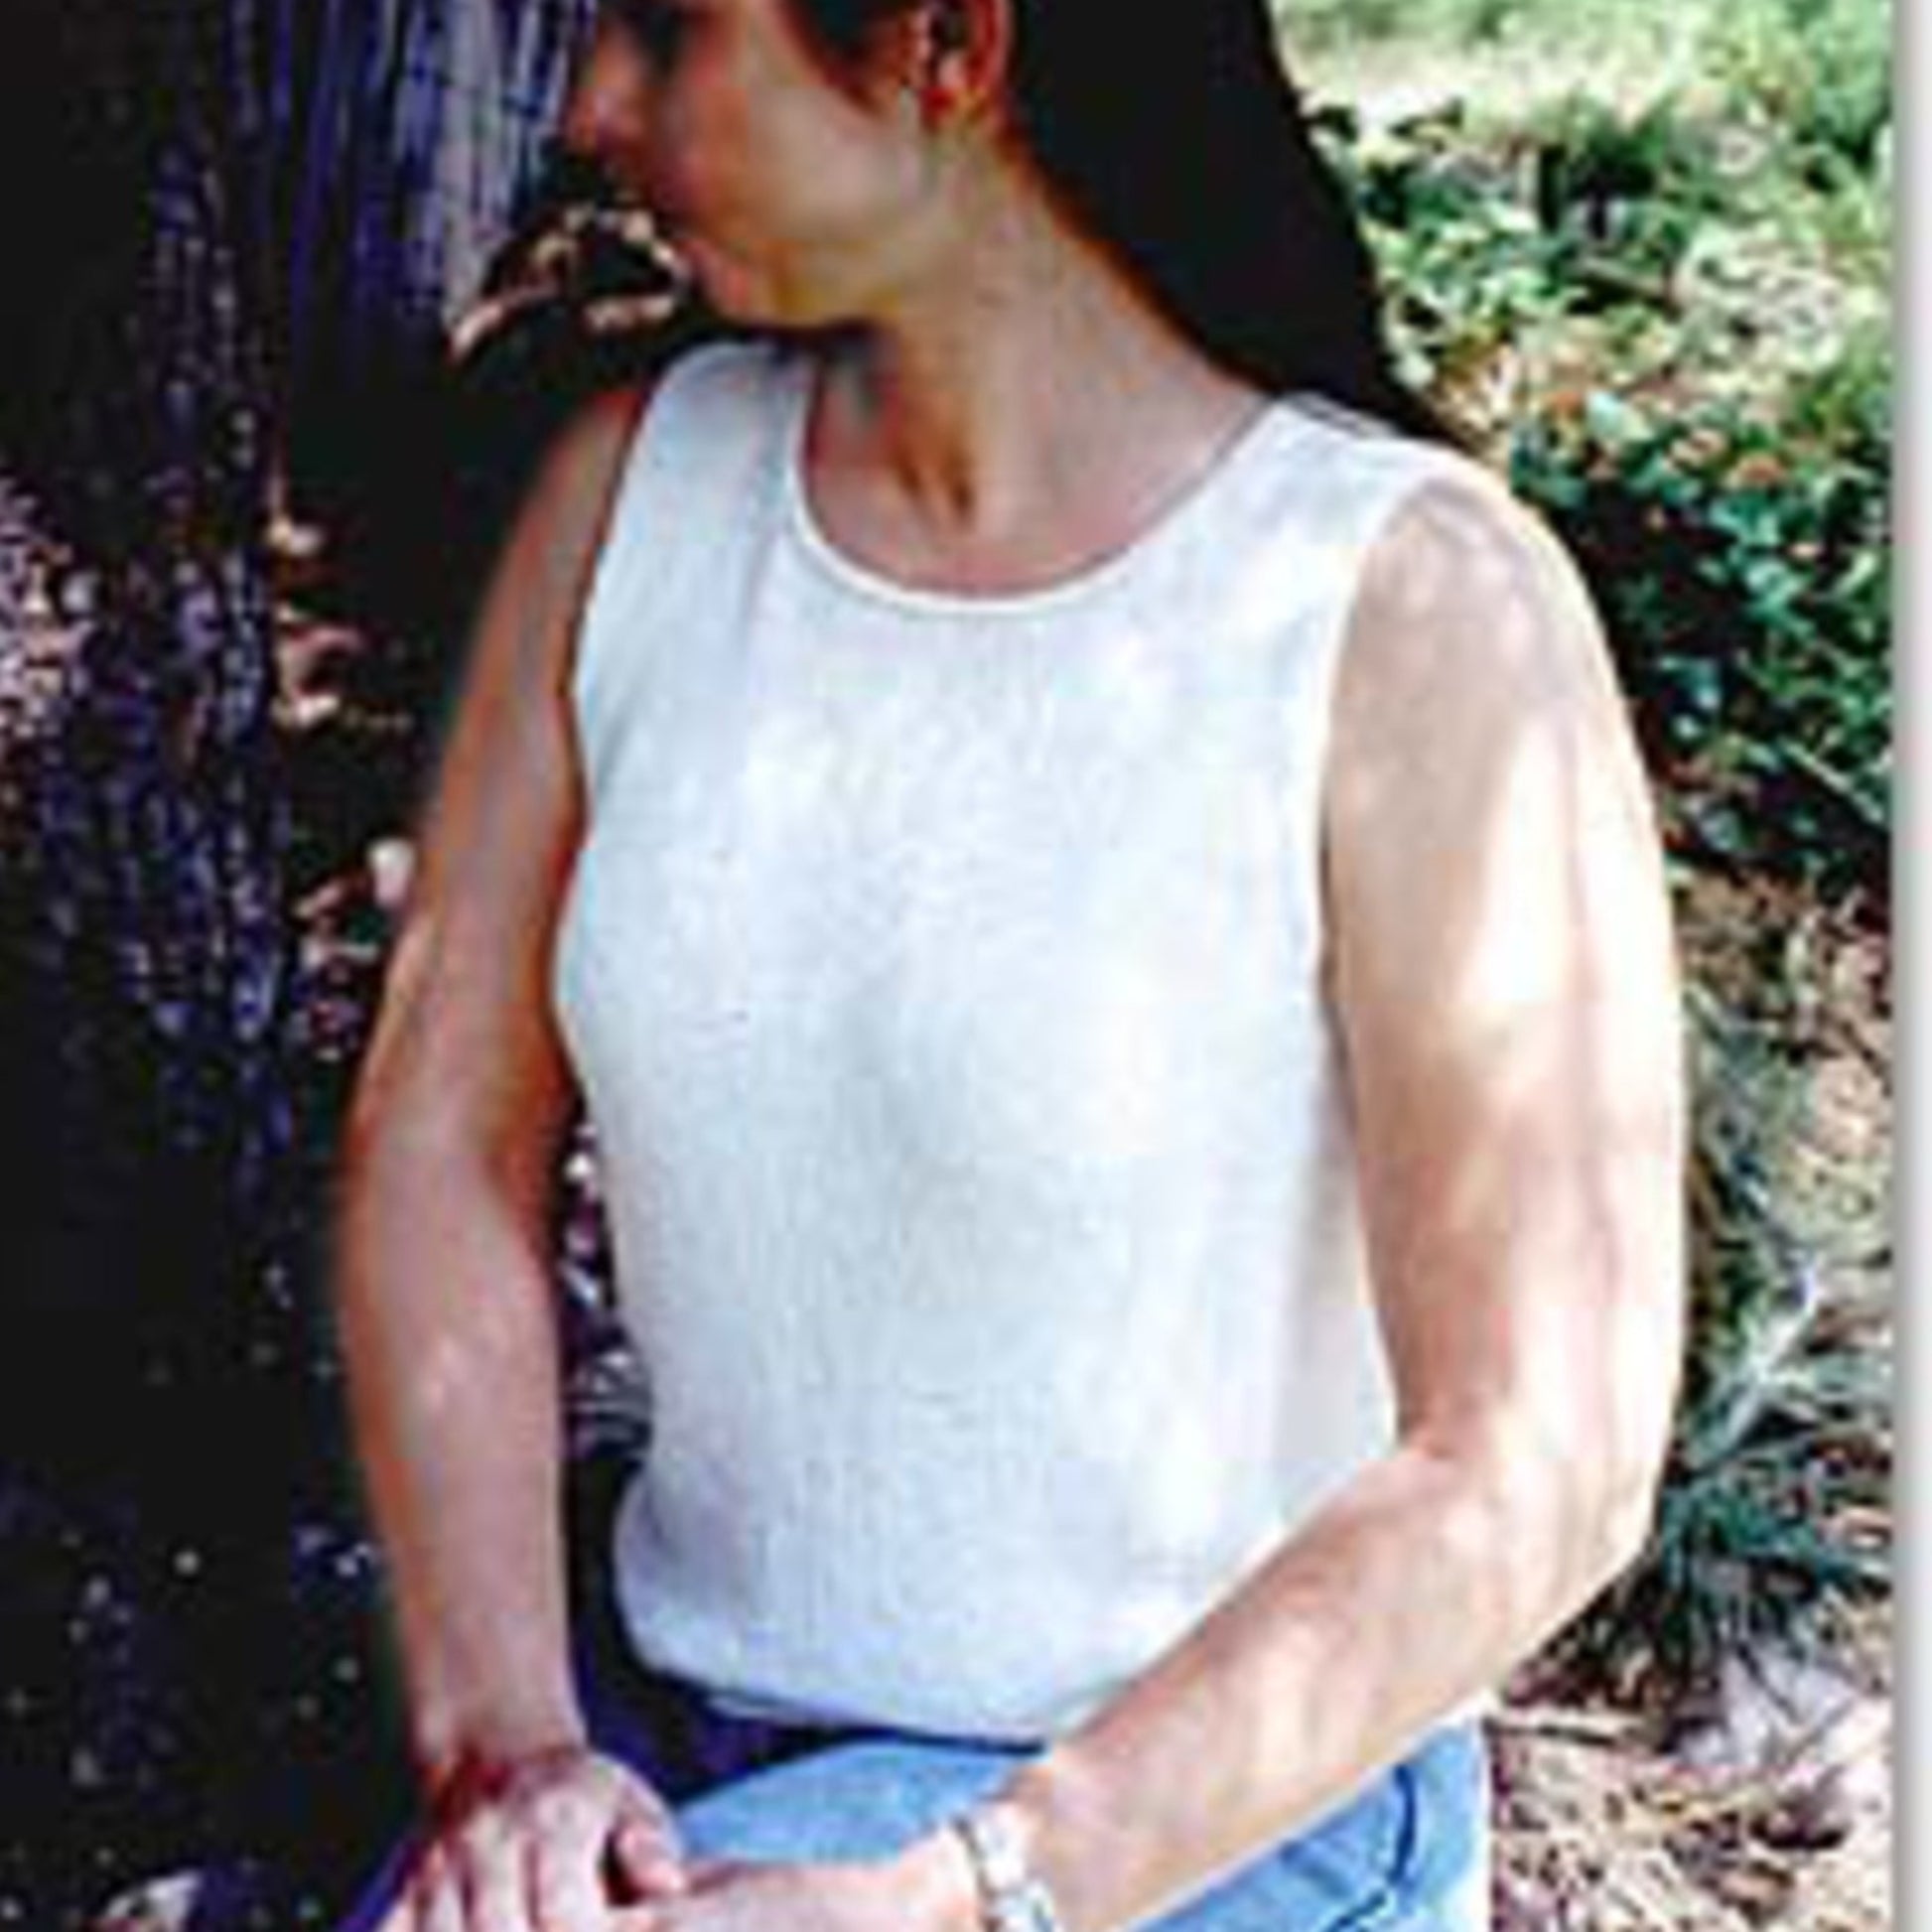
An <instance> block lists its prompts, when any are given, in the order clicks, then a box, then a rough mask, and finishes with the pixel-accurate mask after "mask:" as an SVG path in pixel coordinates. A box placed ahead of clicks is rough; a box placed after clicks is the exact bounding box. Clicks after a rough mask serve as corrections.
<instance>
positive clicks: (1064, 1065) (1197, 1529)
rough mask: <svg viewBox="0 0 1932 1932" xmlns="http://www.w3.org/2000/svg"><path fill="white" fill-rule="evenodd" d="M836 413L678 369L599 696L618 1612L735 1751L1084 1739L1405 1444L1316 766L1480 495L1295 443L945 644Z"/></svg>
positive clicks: (1274, 442)
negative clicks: (862, 1729) (618, 1376)
mask: <svg viewBox="0 0 1932 1932" xmlns="http://www.w3.org/2000/svg"><path fill="white" fill-rule="evenodd" d="M811 368H812V364H811V362H810V360H809V358H808V357H807V356H805V355H803V354H800V353H797V352H791V353H787V352H785V351H782V350H779V349H776V348H771V347H766V346H746V345H727V346H719V347H713V348H708V349H705V350H703V351H700V352H699V353H696V354H694V355H692V356H690V357H688V358H687V359H685V360H684V361H682V362H680V363H679V364H677V365H676V366H675V367H674V368H673V370H672V371H671V373H670V374H669V375H668V377H667V378H666V379H665V381H664V382H663V384H662V385H661V387H660V388H659V390H658V392H657V394H656V396H655V397H654V398H653V400H652V402H651V404H650V406H649V408H648V410H647V411H646V415H645V420H644V422H643V424H642V426H641V428H640V430H639V432H638V434H637V436H636V438H635V440H634V443H633V446H632V449H631V452H630V454H629V456H628V459H627V462H626V466H625V470H624V474H623V477H622V479H621V483H620V486H619V492H618V495H617V498H616V500H615V503H614V507H613V512H612V521H611V525H610V529H609V533H608V536H607V539H606V542H605V545H604V548H603V552H602V555H601V558H600V561H599V564H598V568H597V571H596V575H595V579H594V582H593V587H592V593H591V597H590V601H589V605H588V608H587V611H586V615H585V619H584V622H583V625H582V630H581V635H580V638H579V641H578V654H577V660H576V666H575V673H574V679H575V682H574V704H575V712H576V719H577V724H578V728H579V731H580V733H581V741H582V745H581V749H582V755H583V759H584V767H585V771H586V778H587V785H588V793H589V816H588V827H587V833H586V838H585V843H584V847H583V850H582V853H581V857H580V860H579V863H578V866H577V869H576V872H575V875H574V878H573V880H572V883H571V887H570V891H569V895H568V898H567V903H566V908H565V913H564V917H563V921H562V926H561V930H560V934H559V939H558V950H557V960H556V987H557V994H558V1004H559V1011H560V1016H561V1022H562V1025H563V1028H564V1034H565V1038H566V1041H567V1043H568V1046H569V1049H570V1051H571V1054H572V1057H573V1060H574V1063H575V1065H576V1067H577V1070H578V1072H579V1075H580V1077H581V1079H582V1081H583V1084H584V1088H585V1092H586V1097H587V1102H588V1105H589V1108H590V1110H591V1115H592V1119H593V1122H594V1125H595V1129H596V1132H597V1135H598V1139H599V1145H600V1151H601V1161H602V1169H603V1174H604V1181H605V1186H606V1190H607V1193H608V1196H609V1201H610V1209H611V1215H612V1223H613V1239H614V1243H615V1250H616V1260H617V1273H618V1283H619V1293H620V1298H621V1309H622V1311H623V1314H624V1317H625V1319H626V1321H627V1322H628V1323H629V1325H630V1326H631V1328H632V1330H633V1332H634V1335H635V1337H636V1340H637V1343H638V1346H639V1350H640V1352H641V1355H642V1358H643V1361H644V1364H645V1368H646V1374H647V1377H648V1383H649V1404H650V1418H651V1431H652V1441H651V1446H650V1449H649V1451H648V1454H647V1456H646V1457H645V1459H644V1462H643V1464H642V1466H641V1468H640V1470H639V1472H638V1474H637V1475H636V1477H635V1478H634V1480H633V1482H632V1484H631V1487H630V1489H629V1491H628V1493H627V1495H626V1497H625V1499H624V1502H623V1504H622V1506H621V1510H620V1515H619V1527H618V1552H617V1557H618V1576H619V1593H620V1597H621V1604H622V1608H623V1612H624V1617H625V1620H626V1622H627V1624H628V1626H629V1630H630V1633H631V1635H632V1637H633V1639H634V1641H635V1642H636V1644H637V1646H638V1648H639V1650H640V1652H641V1653H642V1654H643V1655H644V1656H645V1657H646V1658H647V1659H648V1660H649V1661H650V1662H651V1663H653V1664H655V1665H656V1666H658V1667H660V1668H663V1669H666V1670H670V1671H673V1672H676V1673H678V1674H680V1675H683V1676H686V1677H688V1678H691V1679H694V1680H696V1681H697V1682H699V1683H702V1684H704V1685H707V1686H709V1687H711V1688H712V1689H713V1690H714V1691H715V1692H716V1693H718V1694H719V1695H720V1696H722V1697H723V1698H724V1699H726V1700H727V1701H735V1702H737V1703H740V1704H743V1705H748V1706H750V1707H753V1708H756V1709H759V1710H762V1711H767V1712H773V1713H777V1714H781V1715H786V1716H791V1717H795V1718H801V1719H815V1720H823V1721H833V1722H858V1723H877V1724H884V1725H899V1726H905V1727H908V1728H913V1729H919V1730H928V1731H935V1732H941V1733H948V1734H953V1735H960V1736H984V1737H994V1738H1023V1739H1024V1738H1038V1737H1042V1736H1045V1735H1050V1734H1052V1733H1054V1732H1057V1731H1059V1730H1061V1729H1063V1728H1064V1727H1066V1726H1067V1725H1070V1724H1072V1723H1074V1722H1075V1721H1077V1720H1078V1719H1079V1718H1080V1717H1081V1716H1083V1715H1084V1714H1085V1713H1087V1712H1088V1711H1089V1710H1091V1709H1092V1708H1093V1707H1094V1706H1095V1705H1096V1704H1097V1703H1099V1702H1100V1701H1101V1700H1103V1699H1104V1698H1105V1697H1107V1696H1108V1695H1109V1694H1110V1693H1111V1692H1113V1691H1114V1690H1116V1689H1117V1688H1118V1687H1119V1686H1120V1685H1121V1684H1122V1683H1123V1682H1124V1681H1125V1680H1126V1679H1127V1678H1129V1677H1131V1676H1132V1675H1134V1674H1135V1673H1136V1672H1138V1671H1140V1670H1141V1669H1143V1668H1144V1667H1146V1666H1147V1665H1148V1664H1149V1663H1150V1662H1151V1661H1152V1660H1153V1659H1154V1658H1155V1657H1156V1656H1157V1655H1158V1654H1159V1653H1160V1652H1162V1651H1163V1650H1165V1649H1166V1648H1168V1647H1169V1646H1170V1645H1172V1644H1173V1642H1174V1641H1175V1640H1176V1639H1177V1638H1179V1637H1180V1636H1181V1635H1182V1634H1183V1633H1184V1632H1185V1631H1186V1630H1187V1629H1188V1628H1189V1627H1190V1626H1191V1625H1192V1624H1194V1623H1195V1622H1196V1621H1197V1620H1198V1619H1199V1618H1200V1617H1201V1616H1202V1615H1203V1614H1204V1613H1205V1612H1206V1611H1207V1610H1208V1609H1209V1608H1211V1607H1212V1606H1213V1605H1214V1604H1215V1603H1216V1602H1217V1601H1218V1600H1219V1599H1220V1598H1221V1597H1223V1596H1224V1595H1225V1594H1226V1593H1227V1592H1228V1591H1229V1590H1230V1589H1232V1588H1233V1587H1235V1586H1236V1585H1237V1584H1239V1583H1240V1581H1241V1580H1242V1579H1243V1578H1244V1577H1245V1576H1246V1575H1247V1574H1248V1573H1249V1572H1250V1571H1251V1570H1252V1569H1253V1568H1254V1567H1255V1566H1256V1565H1258V1564H1259V1563H1260V1562H1261V1561H1262V1560H1263V1559H1264V1558H1265V1557H1266V1556H1267V1555H1268V1554H1269V1553H1270V1552H1271V1551H1272V1550H1273V1549H1274V1548H1275V1547H1276V1546H1277V1545H1278V1544H1279V1542H1280V1541H1281V1540H1282V1538H1283V1537H1284V1535H1285V1534H1286V1533H1288V1532H1289V1531H1291V1530H1292V1529H1293V1528H1294V1527H1295V1526H1296V1524H1297V1523H1298V1522H1300V1521H1301V1520H1302V1519H1303V1518H1304V1517H1306V1516H1307V1515H1308V1514H1309V1512H1310V1511H1311V1510H1312V1509H1313V1508H1314V1507H1315V1506H1316V1505H1317V1504H1319V1503H1320V1502H1321V1501H1322V1500H1323V1499H1324V1498H1326V1497H1327V1496H1328V1495H1329V1494H1331V1493H1332V1492H1333V1491H1334V1489H1335V1488H1336V1487H1337V1485H1338V1484H1340V1483H1341V1482H1343V1481H1344V1480H1345V1479H1346V1478H1347V1477H1348V1476H1349V1475H1350V1474H1351V1472H1353V1471H1355V1470H1357V1469H1358V1468H1360V1467H1361V1466H1362V1464H1363V1463H1364V1462H1365V1461H1367V1460H1368V1459H1370V1458H1371V1457H1373V1456H1375V1455H1376V1454H1377V1453H1378V1452H1380V1451H1381V1450H1383V1449H1385V1448H1386V1447H1387V1446H1388V1444H1389V1442H1390V1440H1391V1429H1392V1402H1391V1391H1390V1386H1389V1378H1388V1375H1387V1371H1386V1364H1385V1361H1384V1358H1383V1354H1382V1350H1381V1345H1380V1342H1379V1338H1378V1334H1377V1328H1376V1322H1375V1316H1374V1313H1373V1311H1372V1308H1371V1304H1370V1298H1369V1294H1368V1290H1367V1285H1366V1278H1365V1271H1364V1263H1363V1255H1362V1249H1361V1242H1360V1236H1359V1229H1358V1225H1357V1210H1356V1195H1355V1188H1354V1181H1353V1173H1352V1164H1351V1158H1350V1142H1349V1125H1348V1110H1347V1105H1346V1096H1345V1092H1344V1088H1343V1083H1342V1077H1341V1067H1340V1062H1339V1055H1338V1050H1337V1048H1338V1042H1337V1039H1336V1036H1335V1034H1334V1030H1333V1026H1332V1020H1331V1014H1330V1010H1329V1007H1328V1004H1327V1002H1326V997H1325V987H1324V958H1323V942H1322V917H1321V893H1320V883H1319V870H1320V865H1319V838H1318V819H1319V808H1320V793H1321V768H1322V758H1323V745H1324V737H1325V733H1326V729H1327V719H1328V710H1329V698H1330V689H1331V686H1332V684H1333V681H1334V666H1335V659H1336V654H1337V649H1338V646H1339V644H1340V641H1341V637H1342V633H1343V630H1344V626H1345V621H1346V617H1347V613H1348V608H1349V603H1350V597H1351V592H1352V589H1353V586H1354V584H1355V581H1356V578H1357V575H1358V571H1359V567H1360V564H1361V561H1362V558H1363V555H1364V552H1365V550H1366V548H1367V547H1368V545H1369V543H1370V541H1371V540H1372V538H1373V535H1374V533H1375V531H1376V530H1377V529H1378V528H1379V527H1380V525H1381V524H1382V522H1383V521H1384V520H1385V519H1386V518H1387V516H1388V515H1389V513H1390V511H1391V510H1392V508H1393V507H1394V505H1395V504H1396V503H1397V502H1398V501H1399V500H1400V499H1401V498H1402V497H1403V496H1404V495H1405V494H1406V493H1407V492H1408V491H1409V490H1410V489H1412V488H1413V487H1414V486H1415V485H1416V484H1417V483H1419V482H1420V481H1421V480H1422V479H1424V478H1425V477H1428V476H1439V475H1441V474H1443V472H1444V470H1445V468H1450V469H1457V468H1460V469H1470V468H1473V466H1470V465H1468V464H1467V463H1466V460H1464V459H1460V458H1455V457H1452V456H1450V455H1449V454H1448V453H1447V452H1444V451H1441V450H1436V449H1432V448H1429V447H1427V446H1424V445H1422V444H1420V443H1417V442H1415V441H1413V440H1410V439H1407V438H1403V437H1399V436H1395V435H1392V434H1388V433H1386V432H1381V431H1378V430H1374V429H1371V428H1370V427H1368V426H1367V425H1365V424H1362V423H1360V422H1357V421H1356V420H1355V419H1353V418H1349V417H1344V416H1342V415H1340V414H1339V412H1333V411H1330V410H1328V409H1327V408H1326V407H1325V406H1323V405H1316V404H1314V403H1311V402H1310V401H1308V400H1305V399H1289V400H1283V401H1279V402H1277V403H1274V404H1272V405H1270V406H1269V408H1268V409H1267V410H1266V411H1265V412H1264V413H1263V414H1262V415H1261V416H1259V417H1258V418H1256V419H1255V421H1254V422H1253V424H1252V425H1251V426H1250V427H1249V428H1247V429H1246V430H1245V431H1244V432H1243V433H1242V435H1241V436H1240V438H1239V439H1238V440H1237V442H1236V443H1235V444H1234V445H1233V446H1232V447H1230V448H1229V449H1228V450H1227V451H1226V452H1225V453H1224V454H1223V455H1222V456H1221V457H1220V458H1219V459H1218V461H1217V462H1216V464H1215V466H1214V467H1213V468H1212V470H1211V471H1210V472H1209V473H1208V474H1207V476H1206V477H1205V478H1204V479H1203V480H1201V481H1200V482H1199V483H1197V484H1196V485H1195V486H1194V487H1193V488H1192V490H1191V492H1190V493H1189V494H1188V495H1187V496H1186V497H1185V498H1184V499H1182V500H1181V501H1180V502H1179V503H1178V504H1177V505H1175V506H1173V508H1171V509H1170V510H1169V511H1168V512H1167V513H1166V515H1165V516H1164V517H1163V519H1162V520H1161V521H1160V522H1159V523H1158V524H1157V525H1156V526H1155V527H1154V528H1152V529H1151V530H1150V531H1148V532H1146V533H1145V534H1143V535H1142V536H1141V537H1140V538H1139V539H1138V540H1136V541H1135V542H1134V543H1132V544H1131V545H1130V546H1129V547H1128V548H1126V549H1125V550H1123V551H1122V552H1120V553H1118V554H1116V555H1115V556H1113V557H1112V558H1110V559H1109V560H1107V561H1105V562H1103V563H1101V564H1099V565H1098V566H1096V567H1093V568H1090V569H1088V570H1086V571H1084V572H1083V573H1082V574H1080V575H1078V576H1077V577H1074V578H1072V579H1070V580H1067V581H1064V582H1062V583H1059V584H1056V585H1054V586H1053V587H1051V588H1048V589H1045V590H1042V591H1038V592H1032V593H1024V594H1016V595H1002V596H978V595H973V596H955V595H948V594H940V593H933V592H928V591H923V590H916V589H909V588H905V587H902V586H899V585H897V584H896V583H893V582H891V581H889V580H887V579H885V578H883V577H881V576H879V575H877V574H875V573H874V572H872V571H871V570H869V569H868V568H866V567H864V566H862V565H860V564H858V563H856V562H855V561H853V560H852V559H850V558H848V557H846V556H844V555H842V554H840V553H839V552H837V551H836V550H835V549H834V548H833V547H832V546H831V545H830V543H829V542H828V540H827V538H826V537H825V536H824V534H823V533H822V532H821V531H820V530H819V529H818V528H817V527H816V525H815V524H814V521H813V517H812V511H811V507H810V505H809V503H808V501H807V499H806V496H805V493H804V490H803V487H802V483H801V471H800V451H801V433H802V429H803V423H804V417H805V411H806V405H807V400H808V396H809V391H810V387H811Z"/></svg>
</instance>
